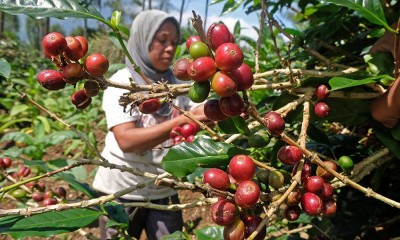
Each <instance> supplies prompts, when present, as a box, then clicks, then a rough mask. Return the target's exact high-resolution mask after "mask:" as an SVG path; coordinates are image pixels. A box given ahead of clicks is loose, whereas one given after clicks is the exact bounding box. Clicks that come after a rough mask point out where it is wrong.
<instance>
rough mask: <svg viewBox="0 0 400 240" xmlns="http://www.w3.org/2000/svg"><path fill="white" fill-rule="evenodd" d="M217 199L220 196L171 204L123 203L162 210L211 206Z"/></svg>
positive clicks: (127, 205) (128, 205)
mask: <svg viewBox="0 0 400 240" xmlns="http://www.w3.org/2000/svg"><path fill="white" fill-rule="evenodd" d="M217 201H218V198H216V197H214V198H203V199H200V200H197V201H194V202H191V203H181V204H170V205H161V204H154V203H151V202H131V203H122V205H123V206H126V207H142V208H150V209H156V210H161V211H180V210H182V209H189V208H196V207H202V206H209V205H211V204H213V203H215V202H217Z"/></svg>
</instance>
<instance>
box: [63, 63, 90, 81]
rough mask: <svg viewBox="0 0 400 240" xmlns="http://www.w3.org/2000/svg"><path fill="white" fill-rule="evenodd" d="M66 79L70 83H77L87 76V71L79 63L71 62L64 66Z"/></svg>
mask: <svg viewBox="0 0 400 240" xmlns="http://www.w3.org/2000/svg"><path fill="white" fill-rule="evenodd" d="M62 74H63V78H64V81H65V82H67V83H69V84H76V83H78V82H79V80H82V79H83V78H84V76H85V71H84V70H83V68H82V66H81V65H80V64H79V63H70V64H68V65H66V66H64V67H63V68H62Z"/></svg>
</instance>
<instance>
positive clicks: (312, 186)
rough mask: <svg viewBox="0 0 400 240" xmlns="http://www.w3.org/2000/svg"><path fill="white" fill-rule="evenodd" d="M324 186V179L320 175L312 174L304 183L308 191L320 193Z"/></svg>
mask: <svg viewBox="0 0 400 240" xmlns="http://www.w3.org/2000/svg"><path fill="white" fill-rule="evenodd" d="M323 186H324V180H323V179H322V177H320V176H311V177H309V178H307V179H306V181H305V182H304V183H303V187H304V189H305V190H306V191H307V192H312V193H319V192H320V191H321V190H322V188H323Z"/></svg>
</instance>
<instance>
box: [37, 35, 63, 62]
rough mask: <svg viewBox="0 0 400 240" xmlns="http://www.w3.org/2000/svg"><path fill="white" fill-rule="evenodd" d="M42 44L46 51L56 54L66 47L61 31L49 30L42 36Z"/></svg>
mask: <svg viewBox="0 0 400 240" xmlns="http://www.w3.org/2000/svg"><path fill="white" fill-rule="evenodd" d="M42 46H43V49H44V51H45V52H46V53H48V54H49V55H51V56H57V55H59V54H60V53H62V52H64V50H65V49H66V48H67V41H66V40H65V37H64V35H62V34H61V33H58V32H51V33H48V34H47V35H46V36H44V37H43V40H42Z"/></svg>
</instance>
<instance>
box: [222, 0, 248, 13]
mask: <svg viewBox="0 0 400 240" xmlns="http://www.w3.org/2000/svg"><path fill="white" fill-rule="evenodd" d="M243 1H244V0H236V1H235V0H228V1H226V3H225V4H224V7H223V8H222V13H221V16H222V15H225V14H228V13H231V12H233V11H235V10H236V9H237V8H238V7H240V5H241V4H242V3H243Z"/></svg>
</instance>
